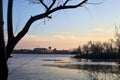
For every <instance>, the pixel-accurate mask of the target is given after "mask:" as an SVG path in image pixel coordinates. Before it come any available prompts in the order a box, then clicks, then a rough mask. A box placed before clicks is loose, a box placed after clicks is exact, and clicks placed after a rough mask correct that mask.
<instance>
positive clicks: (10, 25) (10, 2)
mask: <svg viewBox="0 0 120 80" xmlns="http://www.w3.org/2000/svg"><path fill="white" fill-rule="evenodd" d="M12 8H13V0H8V12H7V31H8V41H9V39H12V38H13V37H14V34H13V19H12Z"/></svg>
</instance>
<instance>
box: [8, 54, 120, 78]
mask: <svg viewBox="0 0 120 80" xmlns="http://www.w3.org/2000/svg"><path fill="white" fill-rule="evenodd" d="M71 56H73V55H64V54H60V55H57V54H51V55H45V54H44V55H43V54H13V57H12V58H10V59H9V61H8V64H9V80H119V79H120V67H119V66H120V65H119V63H120V60H90V59H74V58H70V57H71Z"/></svg>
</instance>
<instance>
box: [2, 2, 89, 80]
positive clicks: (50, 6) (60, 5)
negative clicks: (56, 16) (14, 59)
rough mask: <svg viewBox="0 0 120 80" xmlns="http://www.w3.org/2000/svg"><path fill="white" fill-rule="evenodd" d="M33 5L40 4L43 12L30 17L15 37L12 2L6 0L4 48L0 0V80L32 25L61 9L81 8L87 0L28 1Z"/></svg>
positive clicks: (5, 76) (4, 76) (5, 73)
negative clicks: (5, 39) (15, 49)
mask: <svg viewBox="0 0 120 80" xmlns="http://www.w3.org/2000/svg"><path fill="white" fill-rule="evenodd" d="M28 1H31V2H32V3H34V4H41V5H42V6H43V7H44V8H45V11H44V12H43V13H40V14H36V15H35V16H31V17H30V18H29V19H28V21H27V22H26V24H25V25H24V27H23V29H22V30H21V31H20V32H19V33H18V34H16V35H14V34H13V19H12V18H13V0H8V9H7V33H8V34H7V35H8V40H7V43H6V46H5V41H4V35H3V8H2V0H0V77H1V78H0V80H7V76H8V75H7V74H8V72H7V70H8V69H7V65H6V63H7V60H8V58H9V57H10V55H11V53H12V51H13V49H14V47H15V46H16V44H17V43H18V42H19V41H20V40H21V39H22V38H23V37H24V36H25V34H26V33H27V32H28V30H29V28H30V26H31V24H32V23H34V22H35V21H37V20H40V19H43V18H50V19H51V18H52V16H50V14H52V13H54V12H56V11H59V10H63V9H74V8H77V7H82V6H83V4H85V3H86V2H87V1H88V0H78V1H77V3H74V0H28ZM5 78H6V79H5Z"/></svg>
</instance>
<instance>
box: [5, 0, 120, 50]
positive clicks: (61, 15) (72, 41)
mask: <svg viewBox="0 0 120 80" xmlns="http://www.w3.org/2000/svg"><path fill="white" fill-rule="evenodd" d="M3 1H4V2H3V3H4V4H3V5H4V21H5V35H6V33H7V32H6V29H7V28H6V17H7V16H6V15H7V0H3ZM96 1H97V2H101V1H103V2H102V3H101V4H97V5H95V4H85V5H84V6H83V7H80V8H77V9H72V10H71V9H70V10H61V11H58V12H55V13H53V14H51V15H50V16H52V19H47V18H45V19H42V20H38V21H36V22H34V23H33V24H32V25H31V28H30V30H29V32H28V33H27V34H26V36H25V37H24V38H23V39H22V40H21V41H20V42H19V43H18V44H17V46H16V47H15V49H33V48H36V47H39V48H43V47H44V48H48V47H49V46H51V47H52V48H57V49H73V48H77V47H78V46H79V45H80V46H82V45H83V44H85V43H87V42H88V41H90V40H92V41H101V42H103V41H107V40H108V39H111V38H114V31H115V25H116V26H119V25H120V5H119V4H120V0H89V3H90V2H93V3H94V2H96ZM73 2H74V0H73ZM43 11H44V8H43V7H41V5H40V4H31V3H29V2H28V1H27V0H14V5H13V21H14V23H13V25H14V34H15V35H16V34H17V33H18V32H19V31H20V30H21V29H22V28H23V27H24V25H25V23H26V22H27V20H28V19H29V18H30V17H31V16H34V15H37V14H40V13H41V12H43Z"/></svg>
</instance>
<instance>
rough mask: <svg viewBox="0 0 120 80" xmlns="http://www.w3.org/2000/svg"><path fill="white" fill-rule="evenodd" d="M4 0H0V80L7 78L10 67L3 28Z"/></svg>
mask: <svg viewBox="0 0 120 80" xmlns="http://www.w3.org/2000/svg"><path fill="white" fill-rule="evenodd" d="M2 3H3V2H2V0H0V80H7V75H8V67H7V57H6V51H5V41H4V32H3V31H4V30H3V25H4V21H3V5H2Z"/></svg>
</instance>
